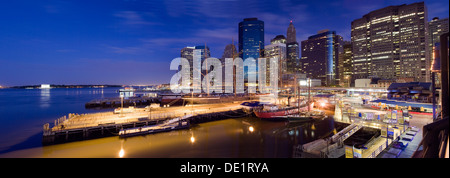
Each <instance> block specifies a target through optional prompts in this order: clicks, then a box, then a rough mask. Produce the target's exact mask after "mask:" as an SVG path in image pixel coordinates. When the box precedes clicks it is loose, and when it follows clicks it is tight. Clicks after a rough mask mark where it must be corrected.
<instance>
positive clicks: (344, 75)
mask: <svg viewBox="0 0 450 178" xmlns="http://www.w3.org/2000/svg"><path fill="white" fill-rule="evenodd" d="M343 49H344V52H343V53H342V54H340V55H339V62H338V63H339V67H338V69H339V85H340V86H342V87H350V81H351V77H352V73H353V72H352V71H353V67H352V44H351V42H349V41H344V45H343Z"/></svg>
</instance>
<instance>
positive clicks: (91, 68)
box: [0, 0, 449, 86]
mask: <svg viewBox="0 0 450 178" xmlns="http://www.w3.org/2000/svg"><path fill="white" fill-rule="evenodd" d="M414 2H418V1H413V0H386V1H373V0H370V1H366V0H333V1H324V0H314V1H288V0H271V1H260V0H248V1H234V0H220V1H212V0H194V1H178V0H169V1H141V0H120V1H119V0H105V1H94V0H93V1H87V0H72V1H46V0H41V1H35V0H28V1H27V0H14V1H2V3H1V5H0V23H1V25H0V85H1V86H17V85H35V84H41V83H50V84H126V85H130V84H131V85H137V84H143V85H148V84H160V83H168V82H169V81H170V78H171V77H172V75H173V74H174V73H175V71H171V70H169V64H170V62H171V61H172V59H174V58H176V57H179V56H180V50H181V49H182V48H183V47H186V46H195V45H204V44H205V43H206V45H208V46H209V47H210V49H211V56H212V57H216V58H220V57H221V56H222V53H223V50H224V48H225V46H226V45H227V44H230V43H231V42H232V40H234V42H235V44H236V45H237V39H238V23H239V22H240V21H242V20H243V19H244V18H248V17H257V18H258V19H260V20H262V21H264V23H265V42H266V45H267V44H268V43H270V39H272V38H273V37H275V36H276V35H278V34H283V35H286V30H287V27H288V25H289V21H290V20H293V23H294V26H295V27H296V30H297V41H298V42H300V41H302V40H305V39H307V37H308V36H311V35H314V34H316V33H317V31H319V30H322V29H330V30H334V31H336V33H337V34H339V35H341V36H343V37H344V40H350V30H351V29H350V23H351V21H353V20H354V19H357V18H361V17H362V16H363V15H365V14H367V13H369V12H370V11H372V10H376V9H379V8H383V7H386V6H389V5H400V4H410V3H414ZM425 4H426V6H427V8H428V19H429V20H430V19H431V18H433V17H440V18H445V17H448V13H449V4H448V1H446V0H428V1H425Z"/></svg>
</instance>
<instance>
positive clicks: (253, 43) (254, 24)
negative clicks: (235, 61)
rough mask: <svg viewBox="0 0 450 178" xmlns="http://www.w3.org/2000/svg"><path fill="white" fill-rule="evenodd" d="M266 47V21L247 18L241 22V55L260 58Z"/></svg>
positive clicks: (245, 57) (242, 56)
mask: <svg viewBox="0 0 450 178" xmlns="http://www.w3.org/2000/svg"><path fill="white" fill-rule="evenodd" d="M263 49H264V22H263V21H261V20H258V18H246V19H244V21H242V22H240V23H239V53H240V54H239V57H241V58H242V59H243V60H245V59H247V58H249V57H253V58H255V59H258V58H259V57H260V56H261V55H262V54H261V52H262V51H263Z"/></svg>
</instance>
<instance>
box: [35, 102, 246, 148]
mask: <svg viewBox="0 0 450 178" xmlns="http://www.w3.org/2000/svg"><path fill="white" fill-rule="evenodd" d="M190 114H192V117H189V123H192V124H195V123H202V122H208V121H214V120H220V119H226V118H232V117H244V116H246V115H247V114H246V113H244V112H243V111H242V109H241V106H240V105H239V103H220V104H209V105H194V106H179V107H168V108H154V109H151V110H150V111H148V110H146V109H143V108H136V110H135V111H134V112H132V113H122V114H120V113H119V114H114V113H113V112H101V113H93V114H69V115H68V116H67V117H66V116H63V117H61V118H59V119H56V120H55V121H54V124H53V127H50V124H49V123H47V124H45V125H44V126H43V139H42V142H43V144H44V145H48V144H55V143H64V142H70V141H77V140H85V139H92V138H100V137H106V136H117V135H119V131H120V130H121V129H128V128H136V127H145V126H150V125H155V124H159V123H161V122H163V121H165V120H167V119H172V118H176V117H183V116H186V115H190Z"/></svg>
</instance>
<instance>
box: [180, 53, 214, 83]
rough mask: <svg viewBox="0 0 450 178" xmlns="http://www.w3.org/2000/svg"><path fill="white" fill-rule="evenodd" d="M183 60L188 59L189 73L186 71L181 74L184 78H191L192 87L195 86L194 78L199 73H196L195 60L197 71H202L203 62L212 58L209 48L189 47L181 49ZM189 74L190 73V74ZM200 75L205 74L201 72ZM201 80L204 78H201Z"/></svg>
mask: <svg viewBox="0 0 450 178" xmlns="http://www.w3.org/2000/svg"><path fill="white" fill-rule="evenodd" d="M180 56H181V57H182V58H186V59H187V60H188V61H189V67H190V69H189V71H186V73H184V74H181V75H183V76H190V77H189V78H190V85H192V84H193V78H194V77H193V76H194V74H196V73H197V72H199V71H194V60H197V61H195V62H196V63H195V64H197V67H196V68H197V69H201V64H202V63H203V61H204V60H205V59H207V58H209V57H211V53H210V51H209V47H207V46H188V47H184V48H183V49H181V55H180ZM188 72H189V73H188ZM198 74H204V72H202V71H200V72H199V73H198ZM200 78H202V77H201V76H200Z"/></svg>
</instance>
